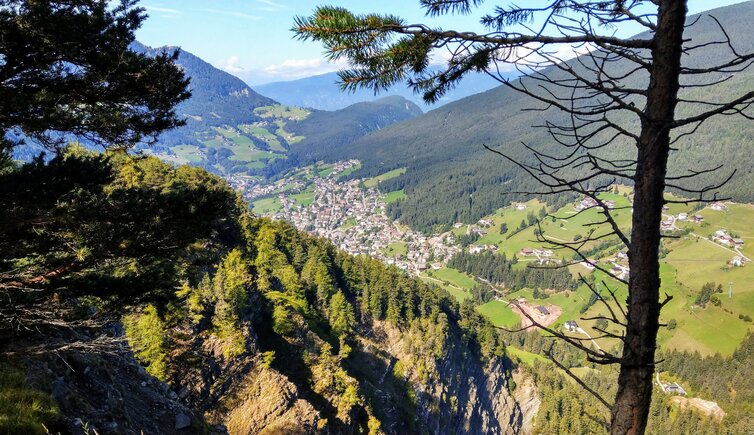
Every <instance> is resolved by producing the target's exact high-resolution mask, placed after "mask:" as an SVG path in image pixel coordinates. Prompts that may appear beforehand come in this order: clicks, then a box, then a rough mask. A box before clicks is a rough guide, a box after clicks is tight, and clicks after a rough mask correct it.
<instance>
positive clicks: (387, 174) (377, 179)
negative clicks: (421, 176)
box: [364, 168, 406, 187]
mask: <svg viewBox="0 0 754 435" xmlns="http://www.w3.org/2000/svg"><path fill="white" fill-rule="evenodd" d="M405 172H406V168H398V169H393V170H392V171H390V172H385V173H384V174H382V175H378V176H376V177H372V178H368V179H366V180H364V186H366V187H375V186H377V185H378V184H380V182H382V181H385V180H389V179H391V178H395V177H398V176H400V175H401V174H403V173H405Z"/></svg>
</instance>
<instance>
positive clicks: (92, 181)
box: [0, 147, 522, 433]
mask: <svg viewBox="0 0 754 435" xmlns="http://www.w3.org/2000/svg"><path fill="white" fill-rule="evenodd" d="M81 168H88V170H86V171H82V170H79V169H81ZM51 179H55V180H56V184H55V185H56V189H57V190H56V191H55V192H50V191H49V190H45V189H34V186H35V184H34V183H42V184H45V183H48V182H49V180H51ZM0 181H2V183H0V185H2V186H4V187H7V186H11V185H12V186H18V185H19V184H18V183H19V182H22V181H23V183H22V184H20V185H25V186H28V187H29V189H30V190H28V191H26V192H19V191H18V190H17V189H15V188H13V189H7V188H6V189H2V190H0V194H2V198H3V203H4V204H9V205H12V206H11V207H9V208H5V209H3V211H2V213H3V216H2V218H3V219H2V222H3V224H4V225H11V226H14V228H16V230H15V231H4V232H3V233H2V234H3V238H2V239H0V243H2V245H1V246H2V250H1V252H2V257H0V261H2V266H3V270H13V271H14V273H15V275H14V276H13V277H10V278H8V277H3V279H4V280H5V281H3V289H4V290H3V291H4V292H6V289H8V288H10V287H8V286H7V285H11V286H12V287H13V286H16V287H17V286H19V285H23V286H27V287H28V288H30V289H34V291H33V292H30V293H20V294H19V293H13V294H11V293H8V295H7V296H10V297H11V299H10V302H5V301H6V299H4V302H3V304H2V305H1V306H0V313H1V314H2V315H3V316H10V317H13V318H16V319H17V322H20V324H33V325H34V326H35V327H34V328H33V329H29V330H27V329H24V328H21V329H17V328H8V327H7V326H9V325H8V324H6V323H3V329H2V330H0V333H1V335H0V339H2V344H3V348H5V349H8V350H9V351H10V352H11V354H12V355H14V357H13V361H14V364H15V368H13V370H14V371H7V372H6V371H4V372H3V377H2V379H0V380H2V383H0V388H2V389H3V391H6V389H13V388H19V387H21V388H22V389H23V391H24V392H23V393H21V392H18V393H14V394H11V395H6V394H3V395H2V396H0V411H2V412H6V411H5V410H12V409H15V408H13V406H14V405H13V404H12V403H11V401H13V400H29V401H34V403H38V406H39V408H38V409H39V412H37V413H29V414H28V415H27V416H24V417H23V419H20V420H17V421H16V420H13V421H10V420H7V419H4V418H3V419H0V426H2V431H20V430H23V431H26V432H32V433H43V426H42V424H44V425H45V426H46V427H47V428H52V430H64V431H77V430H79V429H80V428H81V425H82V424H83V423H82V421H83V422H84V423H85V424H86V426H87V427H88V428H89V430H97V431H98V432H99V433H114V432H119V431H137V430H149V431H150V432H152V433H161V432H166V431H170V430H172V429H169V428H172V427H173V426H172V425H173V424H175V426H176V427H179V426H180V427H183V428H192V430H193V431H194V432H201V431H202V430H203V429H202V428H203V425H204V424H205V422H206V423H208V424H210V425H211V427H215V429H217V430H228V431H230V432H231V433H255V432H258V431H262V430H268V431H306V432H315V431H336V432H362V433H367V432H371V433H378V432H379V431H382V432H385V433H406V432H429V431H432V432H439V433H457V432H487V431H493V432H503V433H513V431H515V427H516V425H517V424H519V423H518V422H519V421H520V419H521V418H522V417H521V415H520V411H519V409H518V407H517V404H516V403H515V401H514V400H513V399H512V398H511V397H510V396H509V394H508V374H509V371H510V369H511V366H510V361H509V360H508V359H507V358H506V355H505V347H504V344H503V342H502V338H501V337H500V336H499V334H498V333H497V332H496V331H495V330H494V328H493V327H492V325H491V324H489V323H488V322H486V321H485V320H484V319H483V318H482V317H481V316H480V315H478V314H477V313H476V312H475V311H474V310H465V309H461V308H460V307H459V306H458V304H456V303H455V302H454V301H453V300H452V299H451V298H450V297H448V296H447V295H445V294H444V293H443V292H442V291H441V290H438V289H437V288H436V287H434V286H432V285H429V284H425V283H423V282H421V281H419V280H417V279H414V278H411V277H408V276H407V275H405V274H403V273H402V272H400V271H399V270H397V269H395V268H392V267H388V266H385V265H383V264H382V263H381V262H379V261H377V260H373V259H370V258H368V257H365V256H360V257H351V256H348V255H345V254H344V253H342V252H339V251H337V250H336V249H335V248H334V246H333V245H332V244H331V243H330V242H328V241H326V240H324V239H317V238H314V237H312V236H309V235H306V234H304V233H301V232H298V231H296V230H295V229H294V228H292V227H291V226H290V225H288V224H286V223H283V222H272V221H269V220H266V219H255V218H253V217H252V216H251V215H250V213H249V212H248V205H247V204H245V203H243V202H241V201H240V200H239V199H238V198H237V196H236V194H235V193H234V192H233V191H232V190H231V189H230V188H229V186H228V185H227V183H225V182H224V181H222V180H220V179H218V178H216V177H214V176H212V175H210V174H208V173H206V172H205V171H203V170H201V169H198V168H190V167H187V166H181V167H178V168H174V167H173V166H171V165H169V164H166V163H163V162H160V161H159V160H157V159H156V158H153V157H144V158H136V159H134V158H133V157H130V156H127V155H125V154H123V153H113V154H107V155H97V154H92V153H89V152H86V151H84V150H83V149H81V148H77V147H74V148H71V149H70V150H69V151H68V152H66V153H65V154H63V155H61V156H59V157H57V158H56V159H54V160H52V161H51V162H49V163H43V162H34V163H30V164H27V165H24V166H21V167H18V168H15V169H11V170H10V171H9V172H8V173H6V174H5V175H3V176H2V177H0ZM30 193H31V194H32V195H30ZM58 197H62V198H66V200H65V201H54V200H52V198H58ZM41 216H44V217H45V220H44V222H42V221H40V217H41ZM40 222H42V223H40ZM39 225H41V226H39ZM21 240H23V241H24V242H23V243H19V241H21ZM38 254H41V255H38ZM38 275H39V276H41V277H43V278H41V279H40V278H38V277H37V276H38ZM6 278H8V279H10V280H11V281H8V280H7V279H6ZM43 319H44V320H43ZM122 331H124V333H125V339H126V343H127V344H126V343H121V342H120V341H119V340H118V339H119V338H120V337H121V334H122V333H123V332H122ZM134 358H135V361H134ZM136 361H138V363H139V364H140V365H141V366H142V367H143V369H141V368H139V366H138V365H137V364H136ZM69 367H75V369H74V370H73V371H69ZM78 373H87V375H86V377H84V378H82V377H80V376H79V375H78ZM19 377H22V378H23V377H25V378H26V379H27V381H26V382H19V381H18V379H19ZM106 383H110V384H111V385H114V386H111V387H107V388H105V387H103V385H105V384H106ZM8 391H10V390H8ZM103 394H106V395H107V397H110V398H113V397H115V396H113V395H114V394H115V395H117V397H120V399H107V398H104V397H103ZM139 397H140V398H142V399H139ZM146 397H149V398H150V399H149V400H147V401H144V400H143V398H146ZM27 398H28V399H27ZM112 400H120V402H119V403H120V404H119V405H118V406H114V405H112V404H111V401H112ZM98 401H101V402H102V403H104V405H101V404H98ZM144 403H155V404H157V405H155V406H158V409H160V411H159V412H158V413H148V412H144V409H143V404H144ZM270 403H276V405H275V406H272V407H269V404H270ZM430 410H431V411H430ZM8 412H12V411H8ZM56 428H59V429H56ZM380 428H381V429H380ZM440 428H442V429H440ZM213 430H214V429H213Z"/></svg>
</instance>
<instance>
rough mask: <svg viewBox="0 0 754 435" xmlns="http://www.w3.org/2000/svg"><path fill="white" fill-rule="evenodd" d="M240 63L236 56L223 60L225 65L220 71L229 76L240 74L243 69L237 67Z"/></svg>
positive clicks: (239, 66)
mask: <svg viewBox="0 0 754 435" xmlns="http://www.w3.org/2000/svg"><path fill="white" fill-rule="evenodd" d="M240 62H241V59H240V58H239V57H238V56H231V57H229V58H227V59H226V60H225V65H223V66H222V70H223V71H227V72H229V73H231V74H239V73H242V72H243V71H244V69H243V67H241V65H239V63H240Z"/></svg>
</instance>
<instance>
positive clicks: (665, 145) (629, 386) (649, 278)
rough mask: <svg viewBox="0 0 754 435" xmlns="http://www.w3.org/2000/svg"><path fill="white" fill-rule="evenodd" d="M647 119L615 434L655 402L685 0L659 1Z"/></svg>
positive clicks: (641, 419)
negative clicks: (666, 198) (666, 197)
mask: <svg viewBox="0 0 754 435" xmlns="http://www.w3.org/2000/svg"><path fill="white" fill-rule="evenodd" d="M658 12H659V16H658V24H657V30H656V32H655V36H654V47H653V48H652V66H651V69H650V80H649V87H648V89H647V106H646V108H645V110H644V114H645V116H646V118H645V119H644V120H643V121H642V125H641V133H640V135H639V143H638V144H637V147H638V150H637V151H638V155H637V164H636V175H635V178H634V183H635V186H634V189H635V191H634V204H633V207H634V209H633V216H632V225H633V227H632V229H631V247H630V250H629V253H628V256H629V266H630V269H631V270H630V272H629V285H628V288H629V296H628V323H627V328H626V336H625V343H624V346H623V356H622V361H621V365H620V374H619V376H618V392H617V394H616V398H615V405H614V406H613V409H612V421H611V434H613V435H617V434H621V435H623V434H631V435H635V434H643V433H644V430H645V429H646V426H647V418H648V415H649V405H650V403H651V400H652V386H653V383H652V375H653V373H654V360H655V350H656V345H657V331H658V330H659V318H660V301H659V298H660V270H659V248H660V221H661V220H662V206H663V204H664V203H663V192H664V190H665V175H666V172H667V161H668V153H669V149H670V126H671V124H672V122H673V120H674V114H675V107H676V104H677V95H678V88H679V75H680V65H681V49H682V44H683V26H684V22H685V18H686V0H661V1H660V6H659V11H658Z"/></svg>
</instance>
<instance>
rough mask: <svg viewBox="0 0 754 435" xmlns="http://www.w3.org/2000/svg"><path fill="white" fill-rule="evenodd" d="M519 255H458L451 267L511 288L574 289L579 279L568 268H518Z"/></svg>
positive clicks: (462, 253)
mask: <svg viewBox="0 0 754 435" xmlns="http://www.w3.org/2000/svg"><path fill="white" fill-rule="evenodd" d="M516 264H518V259H517V258H515V257H514V258H512V259H510V260H509V259H508V258H507V257H506V255H505V254H493V253H491V252H485V253H482V254H471V253H468V252H461V253H459V254H456V255H455V256H454V257H453V258H452V259H451V260H450V262H448V266H449V267H452V268H454V269H458V270H460V271H463V272H466V273H468V274H469V275H472V276H478V277H480V278H483V279H485V280H487V281H489V282H491V283H494V284H497V285H501V286H503V287H505V288H506V289H509V290H510V291H516V290H521V289H522V288H534V289H542V290H545V289H551V290H555V291H564V290H574V289H575V288H576V281H575V280H574V279H573V276H572V275H571V272H570V271H568V269H567V268H552V267H549V268H548V267H530V266H528V265H527V266H524V267H514V266H515V265H516Z"/></svg>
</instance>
